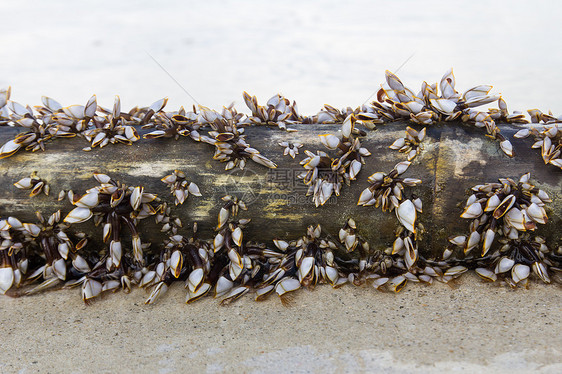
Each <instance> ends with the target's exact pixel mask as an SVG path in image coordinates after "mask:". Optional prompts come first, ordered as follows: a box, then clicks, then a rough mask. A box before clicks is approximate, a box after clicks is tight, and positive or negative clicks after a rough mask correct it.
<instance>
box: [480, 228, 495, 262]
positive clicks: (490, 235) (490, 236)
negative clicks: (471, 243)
mask: <svg viewBox="0 0 562 374" xmlns="http://www.w3.org/2000/svg"><path fill="white" fill-rule="evenodd" d="M495 236H496V232H495V231H494V230H492V229H488V230H486V233H485V234H484V242H483V243H482V256H484V255H486V253H488V251H489V250H490V247H491V246H492V243H493V241H494V238H495Z"/></svg>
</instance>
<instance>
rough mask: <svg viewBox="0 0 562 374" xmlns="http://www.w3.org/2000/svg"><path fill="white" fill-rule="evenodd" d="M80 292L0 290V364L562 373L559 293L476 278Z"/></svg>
mask: <svg viewBox="0 0 562 374" xmlns="http://www.w3.org/2000/svg"><path fill="white" fill-rule="evenodd" d="M146 296H147V295H146V294H145V292H144V291H142V290H135V291H134V292H133V293H132V294H130V295H125V294H123V293H118V294H110V295H107V296H106V297H104V298H103V299H102V300H100V301H99V302H96V303H94V304H93V305H90V306H85V305H84V304H83V303H82V301H81V300H80V296H79V292H78V290H64V291H56V292H50V293H46V294H42V295H38V296H34V297H24V298H19V299H10V298H7V297H1V298H0V315H2V325H1V327H0V336H1V337H2V339H1V340H0V352H2V360H1V361H0V372H2V373H35V372H41V373H57V372H63V373H88V372H107V373H109V372H132V371H133V370H134V371H136V372H153V373H180V372H207V373H215V372H249V373H252V372H272V373H287V372H292V373H305V372H322V373H336V372H338V373H339V372H359V371H367V372H376V373H441V372H443V371H445V370H446V371H448V372H455V373H475V372H482V370H485V372H498V373H510V374H516V373H527V372H529V371H530V370H533V371H535V372H539V373H561V372H562V330H561V328H560V321H561V319H562V303H561V301H562V291H561V289H560V288H559V287H557V286H546V285H542V284H538V283H534V282H533V284H532V285H531V287H530V289H528V290H516V291H513V290H509V289H507V288H503V287H498V286H495V285H490V284H484V283H482V282H481V281H480V280H479V279H478V278H477V277H476V276H475V275H474V274H468V275H465V276H464V277H463V278H462V279H461V280H460V281H459V282H457V285H456V287H455V288H454V289H452V288H451V287H450V286H448V285H444V284H435V285H433V286H429V287H427V286H423V285H416V284H409V285H408V286H407V287H406V289H405V290H404V291H402V292H401V293H400V294H392V293H381V292H376V291H375V290H373V289H371V288H370V287H359V288H357V287H352V286H345V287H343V288H341V289H338V290H333V289H331V287H328V286H320V287H317V289H316V290H314V291H312V292H309V291H305V290H302V291H300V292H298V293H297V294H296V297H295V299H294V305H293V306H291V307H289V308H286V307H283V306H282V305H281V303H280V301H279V300H278V299H277V297H271V298H270V299H269V300H267V301H266V302H262V303H256V302H254V301H253V299H252V297H250V296H248V295H247V296H245V297H243V298H242V299H241V300H239V301H238V302H236V303H234V304H232V305H230V306H227V307H221V306H219V305H218V302H217V301H216V300H214V299H211V298H206V299H203V300H201V301H200V302H197V303H195V304H193V305H186V304H184V298H185V291H184V289H183V287H182V285H181V284H179V283H178V284H175V285H174V286H173V287H172V289H171V290H170V291H169V292H168V293H167V294H166V295H165V296H164V297H163V299H161V300H159V302H158V303H157V304H156V305H153V306H146V305H144V304H143V302H144V299H145V298H146Z"/></svg>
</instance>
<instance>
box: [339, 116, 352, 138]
mask: <svg viewBox="0 0 562 374" xmlns="http://www.w3.org/2000/svg"><path fill="white" fill-rule="evenodd" d="M354 122H355V118H354V117H353V115H349V116H347V118H346V119H345V120H344V121H343V124H342V126H341V131H342V134H343V136H344V137H345V138H349V137H350V136H351V133H352V131H353V125H354Z"/></svg>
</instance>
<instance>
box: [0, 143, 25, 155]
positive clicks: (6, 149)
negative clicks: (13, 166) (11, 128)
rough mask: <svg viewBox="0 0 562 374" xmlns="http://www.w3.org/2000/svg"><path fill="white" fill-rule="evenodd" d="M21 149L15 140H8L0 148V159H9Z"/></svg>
mask: <svg viewBox="0 0 562 374" xmlns="http://www.w3.org/2000/svg"><path fill="white" fill-rule="evenodd" d="M20 148H21V144H19V143H16V142H15V140H10V141H8V142H6V143H4V145H3V146H2V147H0V158H5V157H10V156H11V155H13V154H14V153H16V152H17V151H18V150H19V149H20Z"/></svg>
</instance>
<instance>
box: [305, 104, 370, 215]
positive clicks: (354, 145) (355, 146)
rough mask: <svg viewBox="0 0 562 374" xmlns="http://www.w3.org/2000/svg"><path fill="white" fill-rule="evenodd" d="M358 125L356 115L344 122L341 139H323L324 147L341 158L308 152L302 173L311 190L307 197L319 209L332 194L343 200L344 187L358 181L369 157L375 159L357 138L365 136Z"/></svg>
mask: <svg viewBox="0 0 562 374" xmlns="http://www.w3.org/2000/svg"><path fill="white" fill-rule="evenodd" d="M355 122H356V119H355V117H354V116H353V115H352V114H351V115H349V116H348V117H347V118H346V119H345V120H344V121H343V124H342V128H341V138H339V137H338V136H336V135H333V134H325V135H320V140H321V142H322V144H323V145H324V146H325V147H326V148H328V149H330V150H337V155H338V157H330V155H329V154H328V153H326V152H323V151H317V152H316V154H314V153H312V152H310V151H308V150H306V151H305V154H306V155H307V158H305V159H304V160H302V161H301V162H300V164H301V165H302V166H303V167H304V168H305V169H306V172H303V173H301V174H300V175H299V178H301V179H302V180H303V182H304V184H306V185H307V186H308V191H307V194H306V195H307V196H310V195H312V200H313V201H314V204H315V205H316V206H319V205H324V204H325V203H326V202H327V201H328V200H329V199H330V197H331V196H332V194H335V195H336V196H339V195H340V191H341V188H342V186H343V184H344V183H345V184H347V185H349V184H350V182H351V181H352V180H355V179H356V177H357V174H359V172H360V171H361V168H362V167H363V164H365V157H367V156H370V155H371V152H369V150H367V148H363V147H361V142H360V140H359V138H358V137H356V135H365V134H364V132H362V131H361V130H358V129H356V128H355Z"/></svg>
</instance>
